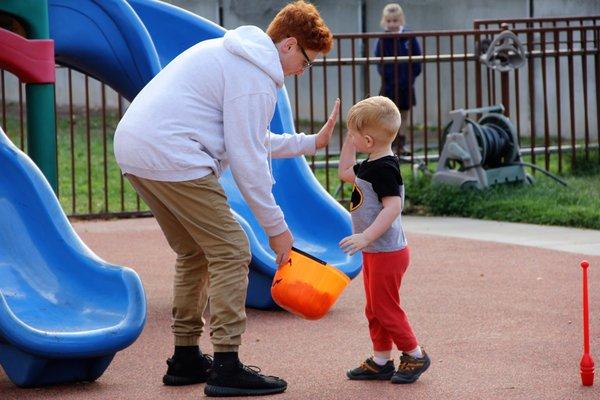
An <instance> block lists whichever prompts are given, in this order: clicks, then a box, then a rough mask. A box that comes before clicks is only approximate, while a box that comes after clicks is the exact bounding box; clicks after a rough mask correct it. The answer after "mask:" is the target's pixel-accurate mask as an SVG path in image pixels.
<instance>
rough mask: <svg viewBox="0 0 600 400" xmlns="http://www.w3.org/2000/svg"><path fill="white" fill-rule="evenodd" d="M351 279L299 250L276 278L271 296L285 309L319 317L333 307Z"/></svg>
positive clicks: (294, 252)
mask: <svg viewBox="0 0 600 400" xmlns="http://www.w3.org/2000/svg"><path fill="white" fill-rule="evenodd" d="M349 282H350V278H348V277H347V276H346V274H344V273H343V272H341V271H339V270H338V269H336V268H334V267H332V266H331V265H329V264H327V263H326V262H324V261H321V260H319V259H318V258H316V257H313V256H311V255H309V254H306V253H304V252H303V251H300V250H298V249H295V248H294V249H292V252H291V255H290V260H289V261H288V262H287V263H286V264H284V265H283V266H281V267H279V269H278V270H277V272H275V276H274V277H273V284H272V285H271V296H273V300H275V303H277V304H278V305H279V306H280V307H281V308H283V309H285V310H287V311H289V312H291V313H292V314H296V315H298V316H300V317H302V318H305V319H319V318H321V317H322V316H324V315H325V314H327V311H329V309H330V308H331V306H333V304H334V303H335V302H336V300H337V299H338V297H339V296H340V294H341V293H342V291H343V290H344V288H345V287H346V285H348V283H349Z"/></svg>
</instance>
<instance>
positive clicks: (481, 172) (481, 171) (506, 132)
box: [433, 105, 530, 189]
mask: <svg viewBox="0 0 600 400" xmlns="http://www.w3.org/2000/svg"><path fill="white" fill-rule="evenodd" d="M503 111H504V107H503V106H502V105H497V106H493V107H484V108H474V109H469V110H464V109H459V110H453V111H451V112H450V116H451V117H452V122H451V123H450V124H449V125H448V126H447V127H446V129H445V130H444V142H443V143H444V144H443V149H442V154H441V155H440V160H439V163H438V168H437V171H436V172H435V174H434V175H433V182H434V183H446V184H452V185H455V186H460V187H477V188H479V189H482V188H485V187H487V186H491V185H494V184H499V183H506V182H524V183H529V182H530V178H529V177H528V175H527V174H526V173H525V171H524V169H523V165H522V163H521V156H520V153H519V142H518V137H517V132H516V129H515V127H514V126H513V124H512V122H511V121H510V120H509V119H508V118H506V117H505V116H504V115H502V114H501V113H502V112H503ZM481 113H485V115H484V116H483V117H482V118H481V119H480V120H479V121H477V122H475V121H473V120H472V119H469V118H467V115H468V114H481Z"/></svg>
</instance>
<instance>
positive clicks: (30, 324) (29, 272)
mask: <svg viewBox="0 0 600 400" xmlns="http://www.w3.org/2000/svg"><path fill="white" fill-rule="evenodd" d="M145 319H146V300H145V297H144V290H143V287H142V284H141V282H140V279H139V278H138V276H137V274H136V273H135V272H134V271H133V270H131V269H128V268H122V267H118V266H115V265H110V264H107V263H106V262H104V261H103V260H101V259H99V258H98V257H97V256H96V255H95V254H94V253H92V251H90V249H88V248H87V247H86V246H85V244H83V243H82V242H81V240H80V239H79V237H78V236H77V234H76V233H75V232H74V231H73V228H72V227H71V225H70V224H69V221H68V220H67V217H66V216H65V214H64V212H63V211H62V209H61V207H60V204H59V202H58V199H57V198H56V196H55V195H54V192H53V191H52V188H51V187H50V185H49V184H48V182H47V181H46V179H45V178H44V176H43V175H42V172H41V171H40V170H39V169H38V168H37V166H36V165H35V164H34V163H33V162H32V161H31V160H30V159H29V157H27V155H25V154H24V153H23V152H21V151H20V150H19V149H17V148H16V147H15V146H14V145H13V144H12V143H11V142H10V140H9V139H8V137H7V136H6V135H5V134H4V132H3V131H2V130H1V129H0V364H2V367H3V368H4V370H5V371H6V374H7V375H8V377H9V378H10V380H11V381H12V382H14V383H15V384H17V385H19V386H24V387H28V386H40V385H46V384H55V383H62V382H72V381H93V380H95V379H97V378H98V377H99V376H100V375H102V373H103V372H104V370H105V369H106V367H108V365H109V364H110V362H111V360H112V358H113V357H114V355H115V353H116V352H117V351H119V350H122V349H124V348H125V347H127V346H129V345H130V344H131V343H133V342H134V341H135V340H136V339H137V337H138V336H139V334H140V333H141V331H142V328H143V326H144V322H145ZM0 397H1V396H0Z"/></svg>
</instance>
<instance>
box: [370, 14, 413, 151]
mask: <svg viewBox="0 0 600 400" xmlns="http://www.w3.org/2000/svg"><path fill="white" fill-rule="evenodd" d="M381 26H382V27H383V29H385V31H386V32H389V33H402V32H408V30H407V29H406V20H405V17H404V11H402V7H400V5H399V4H397V3H390V4H388V5H386V6H385V7H384V8H383V12H382V15H381ZM409 55H413V56H420V55H421V46H420V45H419V41H418V40H417V38H399V37H394V36H390V37H385V38H381V39H380V40H378V41H377V45H376V46H375V56H376V57H408V56H409ZM409 66H411V67H412V72H410V73H409ZM377 71H378V72H379V75H381V90H380V91H379V94H380V95H381V96H385V97H388V98H390V99H392V100H393V101H394V103H396V105H397V106H398V109H399V110H400V114H401V116H402V121H404V124H402V126H401V127H400V130H399V131H398V137H397V138H396V140H395V141H394V143H393V145H392V148H393V149H394V150H396V151H397V154H398V155H401V156H403V155H410V152H409V151H408V149H407V148H406V134H405V133H406V129H405V128H404V127H405V126H406V122H408V121H409V118H410V109H411V108H412V107H413V106H415V105H416V104H417V99H416V96H415V88H414V83H415V80H416V79H417V76H419V74H421V63H420V62H417V61H412V62H411V64H409V63H408V62H400V61H398V62H391V61H390V62H385V63H384V64H379V65H378V66H377Z"/></svg>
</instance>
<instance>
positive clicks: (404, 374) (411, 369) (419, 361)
mask: <svg viewBox="0 0 600 400" xmlns="http://www.w3.org/2000/svg"><path fill="white" fill-rule="evenodd" d="M430 364H431V360H430V359H429V356H428V355H427V353H425V350H423V357H421V358H415V357H411V356H409V355H408V354H406V353H402V357H400V365H399V366H398V371H396V373H395V374H394V376H392V379H391V381H392V383H413V382H414V381H416V380H417V379H419V377H420V376H421V374H422V373H423V372H425V371H427V368H429V365H430Z"/></svg>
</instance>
